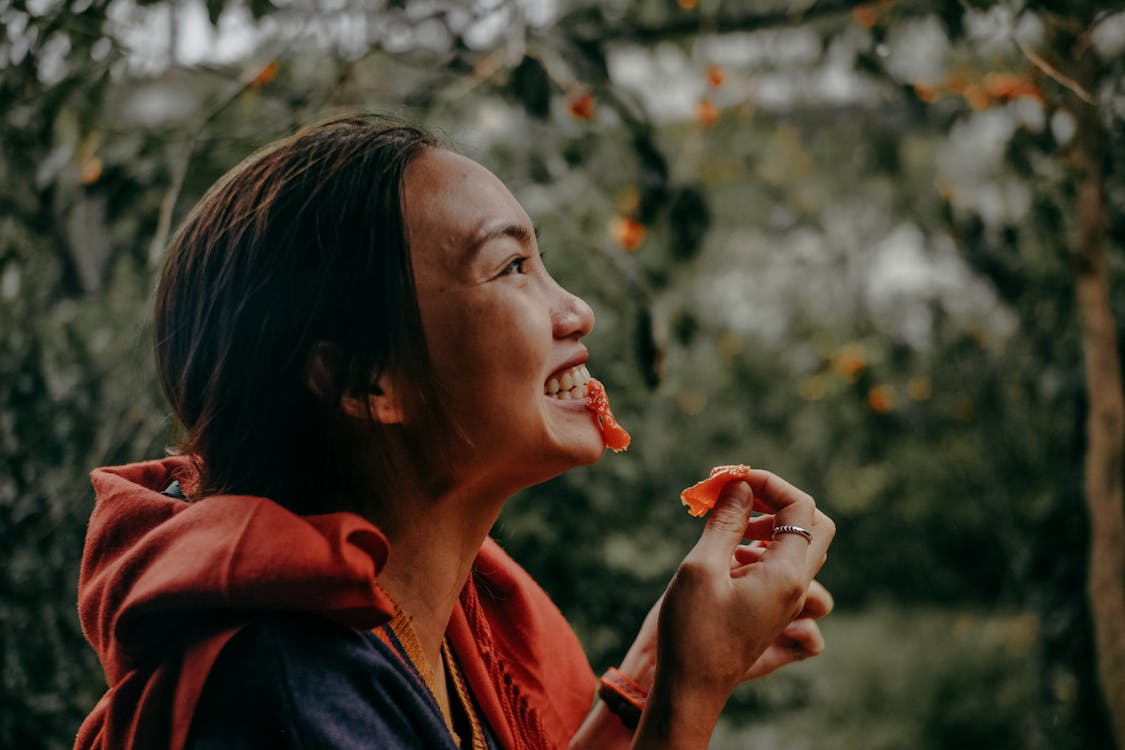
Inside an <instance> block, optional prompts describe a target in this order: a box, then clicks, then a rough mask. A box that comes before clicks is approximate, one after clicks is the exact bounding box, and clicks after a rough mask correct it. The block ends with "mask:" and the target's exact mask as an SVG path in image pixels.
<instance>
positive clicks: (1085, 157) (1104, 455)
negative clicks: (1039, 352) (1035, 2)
mask: <svg viewBox="0 0 1125 750" xmlns="http://www.w3.org/2000/svg"><path fill="white" fill-rule="evenodd" d="M1063 36H1064V38H1066V36H1068V35H1063ZM1068 41H1069V44H1067V45H1065V46H1060V47H1057V48H1056V49H1059V51H1061V52H1063V53H1064V55H1065V54H1066V53H1067V52H1071V53H1072V54H1073V52H1072V51H1074V50H1077V49H1082V48H1081V46H1080V45H1079V43H1078V40H1075V39H1074V38H1073V37H1071V38H1070V39H1069V40H1068ZM1080 55H1081V57H1080V59H1078V60H1074V63H1075V67H1074V72H1075V77H1074V78H1075V81H1076V82H1077V83H1078V84H1079V85H1080V86H1081V87H1082V88H1083V89H1084V90H1085V91H1087V92H1095V91H1097V73H1098V61H1097V59H1096V56H1095V55H1094V54H1093V52H1092V51H1091V50H1089V48H1088V46H1087V47H1086V48H1085V50H1084V52H1083V53H1080ZM1071 101H1072V104H1071V109H1072V111H1074V112H1075V113H1076V115H1077V119H1078V128H1077V132H1076V133H1075V138H1074V141H1073V146H1072V148H1071V150H1070V153H1069V154H1068V156H1069V157H1070V158H1069V160H1068V161H1069V165H1070V167H1071V168H1072V170H1073V174H1074V178H1075V187H1076V201H1077V204H1076V206H1075V220H1076V231H1077V236H1076V238H1075V247H1074V250H1075V254H1076V259H1077V264H1078V279H1077V280H1078V289H1077V296H1078V316H1079V320H1080V323H1081V328H1082V355H1083V361H1084V365H1085V370H1086V393H1087V398H1088V401H1089V404H1088V409H1089V411H1088V413H1087V415H1086V457H1085V480H1086V483H1085V490H1086V504H1087V506H1088V512H1089V518H1090V557H1089V570H1088V573H1087V585H1086V592H1087V595H1088V597H1089V603H1090V614H1091V619H1092V621H1093V627H1094V644H1095V647H1096V660H1097V664H1096V669H1097V675H1098V682H1099V685H1100V687H1101V693H1102V696H1103V698H1104V701H1105V708H1106V710H1107V712H1108V717H1109V721H1110V727H1111V730H1112V733H1113V737H1114V740H1115V742H1116V745H1117V747H1118V748H1119V750H1125V492H1123V481H1125V460H1123V459H1125V392H1123V390H1122V382H1121V367H1120V360H1119V357H1118V348H1117V334H1116V326H1115V322H1114V320H1113V313H1112V309H1111V307H1110V301H1109V280H1108V275H1107V271H1106V258H1105V254H1106V246H1107V244H1108V242H1107V233H1106V221H1107V220H1106V194H1105V176H1104V173H1103V168H1102V165H1103V160H1104V153H1103V144H1104V133H1103V131H1102V124H1101V121H1100V118H1099V113H1098V108H1097V106H1096V105H1094V104H1087V103H1084V102H1074V101H1073V100H1071Z"/></svg>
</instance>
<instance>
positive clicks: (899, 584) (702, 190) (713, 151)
mask: <svg viewBox="0 0 1125 750" xmlns="http://www.w3.org/2000/svg"><path fill="white" fill-rule="evenodd" d="M0 27H2V32H0V455H2V457H3V462H4V463H3V468H2V469H0V747H4V748H66V747H69V746H70V744H71V742H72V740H73V736H74V732H75V730H76V728H77V726H78V724H79V722H80V721H81V719H82V717H83V716H84V714H85V713H86V712H87V711H88V710H89V709H90V708H91V707H92V706H93V705H94V703H95V702H96V701H97V699H98V697H99V695H100V694H101V692H102V691H103V690H104V688H105V684H104V680H103V678H102V676H101V672H100V669H99V667H98V665H97V662H96V660H95V658H94V656H93V654H92V652H91V651H90V649H89V648H88V647H87V645H86V644H85V641H84V640H83V638H82V635H81V632H80V630H79V627H78V623H77V617H76V612H75V587H76V581H77V575H78V561H79V556H80V553H81V547H82V539H83V534H84V529H85V523H86V518H87V516H88V514H89V512H90V510H91V507H92V502H93V498H92V494H91V490H90V486H89V482H88V480H87V477H86V474H87V472H88V471H89V470H90V469H91V468H92V467H94V466H97V465H104V464H115V463H123V462H127V461H133V460H138V459H142V458H149V457H157V456H159V455H161V454H162V452H163V451H164V449H165V446H166V445H168V444H169V442H170V440H171V436H172V425H171V423H170V420H169V417H168V410H167V408H166V406H165V404H164V403H163V402H162V399H161V397H160V395H159V393H158V390H157V388H156V386H155V383H154V378H153V367H152V363H151V361H150V360H151V355H150V343H151V342H150V338H149V336H150V334H149V330H148V326H149V321H150V316H151V313H150V309H149V308H150V305H151V290H152V288H153V285H154V278H155V273H156V272H157V270H158V268H159V266H160V263H161V260H162V254H163V251H164V247H165V245H166V243H167V240H168V239H169V236H170V233H171V232H173V231H174V230H175V227H176V225H177V223H178V222H179V221H180V220H181V219H182V217H183V216H184V214H185V213H186V212H187V210H188V209H189V208H190V207H191V206H192V205H193V203H194V202H195V201H196V200H197V199H198V198H199V196H200V195H201V194H202V192H203V191H204V190H205V189H206V187H207V186H208V185H210V183H211V182H213V181H214V180H215V179H216V178H217V177H218V176H219V175H220V174H222V173H223V172H224V171H226V170H227V169H228V168H230V167H231V166H233V165H234V164H235V163H237V162H238V161H239V160H240V159H241V158H243V157H244V156H246V155H247V154H249V153H250V152H251V151H253V150H254V149H255V148H257V147H258V146H261V145H263V144H265V143H267V142H269V141H271V140H273V139H275V138H277V137H279V136H282V135H285V134H287V133H289V132H291V131H293V130H294V129H295V128H297V127H299V126H301V125H304V124H308V123H311V122H314V121H316V120H320V119H324V118H326V117H329V116H331V115H334V114H339V113H343V112H351V111H356V110H363V111H374V112H382V113H390V114H394V115H399V116H402V117H405V118H408V119H410V120H414V121H417V122H420V123H423V124H425V125H427V126H430V127H432V128H435V129H438V130H440V131H441V132H442V133H444V134H445V136H446V137H447V138H448V139H449V140H450V141H451V142H452V143H453V144H455V145H456V147H457V148H458V149H459V150H460V151H462V152H463V153H466V154H467V155H469V156H472V157H473V158H476V159H478V160H479V161H481V162H483V163H484V164H486V165H487V166H489V167H490V168H491V169H493V170H494V171H495V172H497V173H498V174H499V175H500V176H501V177H502V178H503V179H504V180H505V181H506V182H507V183H508V184H509V185H510V186H511V187H512V189H513V191H514V192H515V193H516V195H517V197H519V198H520V200H521V201H522V202H523V203H524V205H525V207H526V208H527V209H528V212H529V213H530V214H531V215H532V217H533V218H534V219H535V220H536V221H537V223H538V224H539V226H540V230H541V235H542V240H541V244H542V246H543V247H544V248H545V250H546V251H547V257H546V262H547V265H548V267H549V268H550V269H551V271H552V273H553V274H554V275H555V276H556V277H557V278H558V279H559V280H560V281H561V282H562V283H563V284H564V285H565V286H567V287H569V288H570V289H571V290H573V291H575V292H577V293H579V294H581V295H582V296H584V297H585V298H586V299H587V300H588V301H589V302H590V303H591V305H592V306H593V307H594V309H595V311H596V314H597V319H598V323H597V329H596V331H595V333H594V335H593V336H591V337H590V338H589V348H590V350H591V354H592V359H591V362H590V369H591V370H592V371H593V372H594V374H595V375H597V376H598V377H599V378H601V379H602V380H603V381H605V382H606V383H607V386H608V388H609V390H610V393H611V395H612V396H613V401H614V405H615V409H616V411H617V414H618V416H619V418H620V421H621V422H622V423H623V424H624V425H625V426H627V427H628V428H629V429H630V431H631V432H632V434H633V438H634V442H633V447H632V448H631V449H630V450H629V452H628V453H626V454H622V455H610V456H607V457H606V458H605V460H603V461H602V462H601V463H600V464H599V465H597V466H594V467H591V468H588V469H583V470H578V471H573V472H571V473H569V474H567V475H565V476H564V477H561V478H559V479H558V480H555V481H553V482H551V483H548V484H545V485H542V486H539V487H536V488H533V489H531V490H529V491H527V492H525V493H524V494H523V495H522V496H521V497H519V498H517V499H515V500H513V501H512V502H511V503H510V504H509V507H508V508H507V509H506V510H505V513H504V515H503V516H502V518H501V521H500V523H499V525H498V526H497V528H496V529H495V534H496V536H497V537H498V538H499V539H500V541H501V542H502V543H503V544H504V545H505V546H506V547H507V548H508V549H509V550H510V551H511V552H512V554H513V555H514V556H515V557H516V558H517V559H518V560H520V561H521V562H522V563H524V565H525V566H526V567H528V568H529V569H530V570H531V571H532V573H533V574H534V575H535V576H536V578H538V580H539V581H541V582H542V584H543V585H544V586H545V588H547V590H548V591H549V592H550V593H551V594H552V596H553V597H554V598H555V599H556V601H557V602H558V603H559V605H560V606H561V608H562V609H563V610H564V611H565V612H566V614H567V615H568V616H569V617H570V619H571V621H572V622H573V623H574V625H575V627H576V629H577V630H578V632H579V635H580V636H581V638H582V640H583V642H584V644H585V645H586V647H587V650H588V653H589V655H590V658H591V661H592V662H593V664H594V667H595V669H598V670H601V669H604V668H605V667H607V666H609V665H611V664H614V663H616V662H617V661H618V660H619V659H620V657H621V655H622V654H623V652H624V650H625V648H626V647H627V645H628V643H629V642H630V640H631V637H632V635H633V634H634V633H635V632H636V629H637V628H638V627H639V625H640V622H641V620H642V618H643V616H644V614H645V612H646V610H647V608H648V607H649V606H650V605H651V603H652V602H653V601H654V600H655V599H656V597H657V596H658V595H659V594H660V592H661V590H662V588H663V586H664V584H665V583H666V582H667V580H668V578H669V576H670V574H671V572H672V570H673V569H674V567H675V565H676V564H677V563H678V561H679V560H680V559H681V557H682V556H683V554H684V553H685V552H686V551H687V549H688V548H689V547H690V545H691V544H692V543H693V541H694V540H695V539H696V538H697V536H698V533H699V531H700V522H699V521H698V520H697V519H693V518H690V517H688V516H687V514H686V513H685V512H684V510H683V509H682V508H681V507H680V504H679V502H678V499H677V498H678V493H679V491H680V490H681V489H682V488H683V487H685V486H686V485H688V484H691V483H692V482H694V481H696V480H698V479H700V478H701V477H702V476H704V475H705V474H706V472H707V470H708V469H709V468H710V467H711V466H712V465H715V464H722V463H750V464H753V465H755V466H762V467H766V468H770V469H772V470H774V471H776V472H778V473H780V474H782V475H783V476H785V477H787V478H788V479H790V480H791V481H793V482H794V483H795V484H798V485H799V486H801V487H803V488H805V489H807V490H808V491H809V492H810V493H812V494H813V495H814V496H815V497H817V498H818V501H819V502H820V503H821V505H822V506H823V507H824V508H825V510H826V511H827V512H828V513H829V514H831V515H832V516H833V517H834V518H835V519H836V521H837V523H838V526H839V531H838V535H837V537H836V541H835V544H834V545H833V547H832V552H831V556H830V559H829V561H828V564H827V565H826V566H825V568H824V570H823V573H822V580H823V581H824V582H825V583H826V584H827V585H828V586H829V587H830V589H831V590H832V591H833V593H834V594H835V596H836V601H837V611H836V612H835V613H834V614H833V615H831V617H829V618H828V619H827V620H826V621H825V622H824V624H823V630H824V632H825V635H826V637H827V640H828V650H827V651H826V653H825V654H824V655H823V656H822V657H820V658H818V659H815V660H811V661H809V662H804V663H801V664H798V665H795V666H793V667H790V668H787V669H786V670H784V671H783V672H781V673H778V674H775V675H772V676H770V677H768V678H766V679H764V680H762V681H760V682H758V683H755V684H751V685H747V686H744V687H743V688H741V689H740V691H739V692H738V693H737V694H736V696H735V698H734V699H733V700H732V702H731V704H730V705H729V706H728V709H727V711H726V713H725V714H724V718H723V722H722V724H721V726H720V727H719V729H718V730H717V732H716V734H715V737H714V742H713V746H714V747H715V748H744V747H754V748H781V747H785V748H790V749H793V748H798V749H799V748H824V749H827V750H836V749H840V750H843V749H845V748H847V749H857V750H879V749H882V748H886V749H888V750H889V749H898V748H913V749H915V750H927V749H931V748H932V749H935V750H936V749H938V748H954V747H956V748H990V749H1005V748H1013V749H1014V748H1052V750H1079V749H1083V750H1086V749H1091V748H1093V749H1097V748H1114V747H1116V748H1118V750H1125V644H1123V641H1125V594H1123V593H1122V589H1123V587H1125V561H1123V557H1122V556H1123V554H1125V544H1123V541H1122V540H1123V538H1125V536H1123V532H1122V528H1123V526H1125V521H1123V519H1122V516H1123V506H1122V494H1121V484H1122V440H1123V438H1122V434H1121V431H1122V423H1123V421H1125V406H1123V405H1122V386H1121V378H1120V367H1119V361H1120V355H1119V349H1118V348H1117V343H1116V340H1117V336H1116V333H1115V332H1116V331H1117V330H1118V329H1120V327H1121V325H1122V323H1123V322H1125V294H1123V292H1125V289H1123V288H1122V285H1123V283H1125V274H1123V271H1125V269H1123V256H1122V250H1123V246H1125V212H1123V207H1125V181H1123V180H1122V168H1123V165H1125V160H1123V158H1122V157H1123V156H1125V78H1123V75H1125V10H1123V5H1122V3H1121V2H1120V1H1119V0H1114V2H1092V1H1089V0H1070V1H1067V2H1064V1H1063V0H1007V1H1003V2H993V1H991V0H917V1H915V2H903V1H900V2H895V1H894V0H876V2H864V3H860V2H854V1H850V0H820V1H817V0H777V1H776V2H775V1H772V0H760V1H759V0H744V1H742V2H736V1H733V0H678V1H677V0H639V1H638V2H623V1H620V0H611V1H608V2H587V1H586V0H476V1H465V2H451V1H445V0H382V1H379V2H376V1H375V0H155V1H151V2H145V1H141V0H74V1H72V2H66V1H64V0H0ZM204 293H205V292H204ZM1090 415H1093V418H1092V419H1090V420H1089V421H1088V417H1089V416H1090ZM1087 477H1089V478H1090V481H1088V482H1087V481H1086V478H1087ZM1115 738H1116V739H1115Z"/></svg>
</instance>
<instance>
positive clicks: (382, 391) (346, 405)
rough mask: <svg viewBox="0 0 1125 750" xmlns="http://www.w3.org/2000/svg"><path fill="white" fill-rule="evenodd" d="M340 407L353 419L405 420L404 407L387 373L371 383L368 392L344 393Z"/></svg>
mask: <svg viewBox="0 0 1125 750" xmlns="http://www.w3.org/2000/svg"><path fill="white" fill-rule="evenodd" d="M340 408H341V409H342V410H343V412H344V413H345V414H347V415H348V416H349V417H352V418H353V419H364V420H368V419H373V420H375V421H376V422H379V423H380V424H401V423H402V421H403V415H402V407H401V405H400V404H399V400H398V397H397V395H396V393H395V389H394V386H393V385H391V378H390V377H388V376H387V374H386V373H384V374H382V375H380V376H379V377H378V378H376V379H375V381H374V382H372V383H371V387H370V389H369V390H368V392H367V393H355V394H344V395H343V396H342V397H341V398H340Z"/></svg>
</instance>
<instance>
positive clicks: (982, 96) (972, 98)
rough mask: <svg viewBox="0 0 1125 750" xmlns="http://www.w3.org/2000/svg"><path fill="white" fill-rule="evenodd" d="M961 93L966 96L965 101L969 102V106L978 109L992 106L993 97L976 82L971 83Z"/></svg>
mask: <svg viewBox="0 0 1125 750" xmlns="http://www.w3.org/2000/svg"><path fill="white" fill-rule="evenodd" d="M961 95H962V96H964V97H965V101H966V102H968V103H969V106H970V107H971V108H973V109H975V110H977V111H980V110H982V109H988V108H989V107H990V106H992V97H991V96H989V95H988V92H987V91H985V90H984V89H983V88H982V87H980V86H978V85H977V84H975V83H970V84H969V85H968V86H966V87H965V90H964V91H962V92H961Z"/></svg>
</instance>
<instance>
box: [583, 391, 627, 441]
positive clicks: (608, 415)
mask: <svg viewBox="0 0 1125 750" xmlns="http://www.w3.org/2000/svg"><path fill="white" fill-rule="evenodd" d="M586 408H587V409H589V410H590V411H592V412H594V414H596V415H597V417H598V426H599V427H600V428H601V430H602V440H604V441H605V447H606V448H609V449H610V450H612V451H613V452H615V453H620V452H621V451H623V450H625V449H626V448H628V447H629V442H630V441H631V440H632V438H630V437H629V433H628V432H625V428H623V427H622V426H621V425H619V424H617V419H615V418H614V416H613V412H612V411H610V410H609V397H608V396H606V395H605V386H604V385H602V384H601V382H599V381H598V380H596V379H594V378H590V379H589V380H588V381H586Z"/></svg>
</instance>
